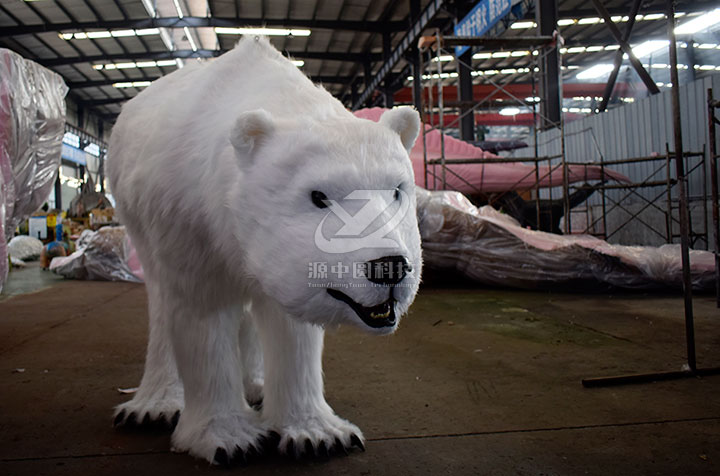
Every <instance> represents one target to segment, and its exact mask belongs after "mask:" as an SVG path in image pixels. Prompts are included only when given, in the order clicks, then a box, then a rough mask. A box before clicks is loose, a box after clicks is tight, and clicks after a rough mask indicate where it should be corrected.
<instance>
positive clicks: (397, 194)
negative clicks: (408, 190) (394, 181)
mask: <svg viewBox="0 0 720 476" xmlns="http://www.w3.org/2000/svg"><path fill="white" fill-rule="evenodd" d="M395 200H400V187H397V188H395Z"/></svg>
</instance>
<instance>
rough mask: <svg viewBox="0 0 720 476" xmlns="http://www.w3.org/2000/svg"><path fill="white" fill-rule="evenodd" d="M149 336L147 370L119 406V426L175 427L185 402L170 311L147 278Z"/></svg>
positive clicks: (116, 414)
mask: <svg viewBox="0 0 720 476" xmlns="http://www.w3.org/2000/svg"><path fill="white" fill-rule="evenodd" d="M147 290H148V311H149V314H150V322H149V326H150V329H149V331H150V332H149V334H150V335H149V339H148V347H147V354H146V357H145V370H144V372H143V377H142V380H141V381H140V386H139V387H138V389H137V391H136V392H135V395H134V396H133V398H132V400H130V401H128V402H125V403H122V404H120V405H118V406H117V407H115V416H114V425H115V426H136V425H141V426H150V427H157V426H165V427H169V428H170V429H172V428H174V427H175V424H177V421H178V418H179V417H180V412H182V409H183V405H184V398H183V388H182V383H181V382H180V378H179V376H178V372H177V365H176V364H175V354H174V353H173V349H172V345H171V341H170V328H169V322H168V311H167V310H166V309H164V307H163V299H162V293H161V290H160V289H159V287H158V286H156V285H154V282H152V281H148V282H147Z"/></svg>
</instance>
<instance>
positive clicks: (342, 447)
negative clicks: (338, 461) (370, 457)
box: [334, 438, 348, 456]
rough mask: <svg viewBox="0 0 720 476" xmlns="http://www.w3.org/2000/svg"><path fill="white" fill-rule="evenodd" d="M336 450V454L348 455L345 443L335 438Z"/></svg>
mask: <svg viewBox="0 0 720 476" xmlns="http://www.w3.org/2000/svg"><path fill="white" fill-rule="evenodd" d="M334 450H335V452H338V453H342V454H344V455H345V456H347V455H348V452H347V449H346V448H345V445H344V444H343V442H342V441H340V438H335V447H334Z"/></svg>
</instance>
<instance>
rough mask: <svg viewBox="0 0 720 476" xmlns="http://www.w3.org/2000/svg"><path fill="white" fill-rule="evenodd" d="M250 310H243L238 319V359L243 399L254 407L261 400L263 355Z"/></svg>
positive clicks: (260, 402) (259, 403) (257, 405)
mask: <svg viewBox="0 0 720 476" xmlns="http://www.w3.org/2000/svg"><path fill="white" fill-rule="evenodd" d="M251 312H252V311H250V310H246V311H244V312H243V315H242V319H241V321H240V333H239V344H240V359H241V361H242V379H243V387H244V388H245V400H247V402H248V403H249V404H250V405H251V406H252V407H255V408H259V407H260V406H261V405H262V401H263V384H264V382H265V380H264V377H263V357H262V347H261V344H260V340H259V338H258V335H257V330H256V329H255V324H254V323H253V321H252V317H251Z"/></svg>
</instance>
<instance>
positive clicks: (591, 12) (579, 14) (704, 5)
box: [527, 0, 717, 22]
mask: <svg viewBox="0 0 720 476" xmlns="http://www.w3.org/2000/svg"><path fill="white" fill-rule="evenodd" d="M675 6H676V11H678V12H684V13H697V12H704V11H709V10H714V9H715V8H717V2H715V1H703V0H698V1H695V2H681V1H678V2H676V3H675ZM606 9H607V11H608V13H609V14H610V15H612V16H617V15H623V16H626V15H627V14H628V12H629V8H626V7H620V8H618V7H615V8H612V7H607V8H606ZM531 11H532V9H531ZM531 11H530V12H528V17H527V18H528V19H535V16H534V13H533V14H532V15H531V14H530V13H531ZM666 12H667V7H666V6H665V2H664V1H658V2H655V3H653V2H652V1H650V2H644V4H643V5H642V8H641V9H640V13H641V14H643V15H650V14H653V13H666ZM558 16H559V17H560V18H589V17H597V16H598V12H597V11H596V10H595V9H593V8H578V9H570V10H563V9H560V12H559V15H558ZM658 21H663V22H664V21H665V20H664V19H660V20H658Z"/></svg>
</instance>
